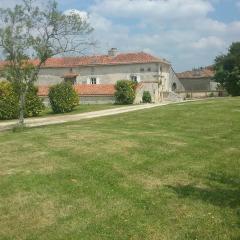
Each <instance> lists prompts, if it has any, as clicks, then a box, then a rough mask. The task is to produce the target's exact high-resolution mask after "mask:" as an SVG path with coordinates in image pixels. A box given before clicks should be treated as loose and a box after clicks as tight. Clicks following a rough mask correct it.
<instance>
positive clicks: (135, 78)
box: [131, 75, 138, 83]
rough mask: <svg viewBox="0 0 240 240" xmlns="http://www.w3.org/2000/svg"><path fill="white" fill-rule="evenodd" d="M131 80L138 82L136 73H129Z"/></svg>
mask: <svg viewBox="0 0 240 240" xmlns="http://www.w3.org/2000/svg"><path fill="white" fill-rule="evenodd" d="M131 81H133V82H136V83H137V82H138V77H137V76H136V75H131Z"/></svg>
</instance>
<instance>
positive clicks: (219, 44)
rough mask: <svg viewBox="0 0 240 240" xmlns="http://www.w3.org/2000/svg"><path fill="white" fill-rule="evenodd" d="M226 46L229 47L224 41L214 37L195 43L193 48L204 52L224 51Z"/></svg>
mask: <svg viewBox="0 0 240 240" xmlns="http://www.w3.org/2000/svg"><path fill="white" fill-rule="evenodd" d="M226 46H227V45H226V43H225V42H224V41H223V40H222V39H220V38H218V37H214V36H210V37H206V38H201V39H199V40H198V41H197V42H194V43H193V44H192V47H193V48H196V49H202V50H205V49H211V48H219V49H223V48H224V47H226Z"/></svg>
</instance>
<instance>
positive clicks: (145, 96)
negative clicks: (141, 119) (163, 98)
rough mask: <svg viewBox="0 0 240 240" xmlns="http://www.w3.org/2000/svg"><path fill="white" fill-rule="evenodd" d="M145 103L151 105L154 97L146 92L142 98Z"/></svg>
mask: <svg viewBox="0 0 240 240" xmlns="http://www.w3.org/2000/svg"><path fill="white" fill-rule="evenodd" d="M142 101H143V103H151V102H152V97H151V94H150V92H149V91H144V92H143V96H142Z"/></svg>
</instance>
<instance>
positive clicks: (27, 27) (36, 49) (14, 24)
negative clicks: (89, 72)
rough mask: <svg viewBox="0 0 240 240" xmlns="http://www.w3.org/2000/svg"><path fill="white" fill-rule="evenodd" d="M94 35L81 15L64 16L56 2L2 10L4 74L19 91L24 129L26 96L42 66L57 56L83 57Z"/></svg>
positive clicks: (28, 0)
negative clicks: (73, 55)
mask: <svg viewBox="0 0 240 240" xmlns="http://www.w3.org/2000/svg"><path fill="white" fill-rule="evenodd" d="M91 31H92V29H91V27H90V26H89V24H88V23H87V22H86V20H84V19H83V18H82V17H81V16H80V15H79V14H77V13H74V12H72V13H70V14H64V13H62V12H61V11H59V10H58V7H57V3H56V1H54V0H48V2H47V3H46V4H45V5H43V4H39V3H38V1H37V0H22V4H20V5H16V6H15V8H13V9H10V8H7V9H0V50H1V52H2V54H4V56H5V59H6V64H5V69H4V72H3V73H4V77H5V78H6V79H7V80H9V81H11V82H13V83H14V85H15V86H16V87H17V89H18V90H19V91H18V94H19V109H20V110H19V124H20V125H21V126H22V125H24V111H25V102H26V94H27V92H28V89H29V88H30V86H32V84H33V83H34V82H35V81H36V79H37V78H38V74H39V71H40V69H41V67H42V65H44V63H45V62H46V61H47V59H48V58H50V57H53V56H55V55H61V54H66V53H67V54H73V53H76V52H77V53H82V51H83V50H85V49H86V48H87V46H88V45H89V44H90V43H89V40H88V38H87V37H88V35H89V33H90V32H91ZM33 59H34V60H33Z"/></svg>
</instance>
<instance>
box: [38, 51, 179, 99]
mask: <svg viewBox="0 0 240 240" xmlns="http://www.w3.org/2000/svg"><path fill="white" fill-rule="evenodd" d="M126 79H128V80H132V81H136V82H137V83H138V87H137V92H136V100H135V102H136V103H140V102H141V99H142V94H143V92H144V91H149V92H150V94H151V96H152V100H153V102H159V101H161V100H163V98H169V97H173V98H174V99H176V97H177V95H176V94H174V92H176V91H183V90H184V87H183V85H182V83H181V82H180V81H179V80H178V78H177V76H176V74H175V72H174V71H173V69H172V66H171V64H170V63H169V62H168V61H167V60H165V59H162V58H159V57H155V56H152V55H150V54H148V53H144V52H139V53H118V51H117V49H115V48H112V49H111V50H109V51H108V54H106V55H98V56H82V57H64V58H51V59H48V60H47V62H46V63H45V64H44V65H43V66H42V68H41V70H40V73H39V78H38V80H37V82H36V85H37V86H38V87H39V95H40V96H42V97H43V98H45V101H46V102H47V94H48V88H49V87H50V86H51V85H54V84H57V83H60V82H62V81H68V82H71V83H72V84H73V85H74V87H75V89H76V91H77V92H78V93H79V95H80V98H81V103H107V102H114V93H115V89H114V85H115V84H116V82H117V81H118V80H126Z"/></svg>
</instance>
